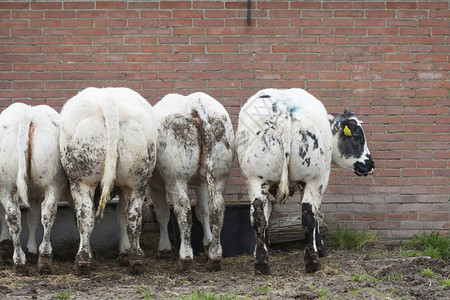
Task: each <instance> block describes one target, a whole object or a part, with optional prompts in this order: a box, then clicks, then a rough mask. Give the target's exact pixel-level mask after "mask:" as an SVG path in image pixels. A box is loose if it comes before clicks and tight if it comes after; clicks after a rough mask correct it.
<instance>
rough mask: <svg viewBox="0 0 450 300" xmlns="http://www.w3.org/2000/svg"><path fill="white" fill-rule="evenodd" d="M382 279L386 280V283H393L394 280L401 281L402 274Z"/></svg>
mask: <svg viewBox="0 0 450 300" xmlns="http://www.w3.org/2000/svg"><path fill="white" fill-rule="evenodd" d="M383 279H386V280H388V281H394V280H398V281H402V280H403V274H402V273H396V274H393V275H388V276H386V277H384V278H383Z"/></svg>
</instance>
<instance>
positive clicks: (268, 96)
mask: <svg viewBox="0 0 450 300" xmlns="http://www.w3.org/2000/svg"><path fill="white" fill-rule="evenodd" d="M270 97H271V96H270V95H261V96H259V98H270Z"/></svg>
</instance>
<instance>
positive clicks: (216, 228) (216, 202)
mask: <svg viewBox="0 0 450 300" xmlns="http://www.w3.org/2000/svg"><path fill="white" fill-rule="evenodd" d="M214 189H215V193H214V197H213V199H212V202H211V205H212V208H211V233H212V241H211V246H210V247H209V252H208V258H209V259H208V270H209V271H219V270H221V265H220V260H221V258H222V245H221V243H220V232H221V231H222V226H223V218H224V215H225V201H224V199H223V191H224V189H225V182H223V181H222V180H220V181H219V180H216V184H215V186H214Z"/></svg>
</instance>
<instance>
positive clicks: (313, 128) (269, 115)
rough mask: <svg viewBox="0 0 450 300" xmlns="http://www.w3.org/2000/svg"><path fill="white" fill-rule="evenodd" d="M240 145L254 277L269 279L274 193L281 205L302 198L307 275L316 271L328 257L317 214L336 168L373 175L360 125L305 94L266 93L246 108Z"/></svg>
mask: <svg viewBox="0 0 450 300" xmlns="http://www.w3.org/2000/svg"><path fill="white" fill-rule="evenodd" d="M236 145H237V155H238V160H239V164H240V167H241V172H242V174H243V176H244V177H245V178H246V180H247V188H248V193H249V198H250V201H251V207H250V218H251V223H252V225H253V227H254V228H255V230H256V236H257V245H256V250H255V273H263V274H267V273H270V269H269V266H268V251H267V246H266V243H265V230H266V228H267V225H268V220H269V215H270V209H271V204H270V203H269V201H268V199H267V194H268V193H269V190H273V189H275V190H277V194H276V200H277V201H279V202H283V201H286V200H287V199H288V197H289V193H290V190H294V189H295V188H298V189H299V190H300V192H301V195H302V225H303V228H304V230H305V237H306V243H307V245H306V250H305V263H306V272H315V271H317V270H318V269H320V265H319V259H318V258H319V256H323V255H325V254H326V252H325V248H324V247H323V243H322V238H321V236H320V233H319V227H318V222H317V214H318V212H319V208H320V205H321V200H322V195H323V193H324V192H325V189H326V187H327V184H328V178H329V175H330V168H331V162H334V163H335V164H337V165H338V166H340V167H342V168H345V169H349V170H352V171H354V172H355V173H356V174H357V175H359V176H361V175H369V174H371V173H372V172H373V169H374V162H373V160H372V158H371V156H370V151H369V149H368V147H367V143H366V139H365V136H364V131H363V129H362V127H361V121H359V120H358V119H357V118H356V116H355V115H354V114H353V113H350V112H348V111H345V112H344V113H343V114H335V115H329V114H328V113H327V111H326V109H325V107H324V106H323V104H322V103H321V102H320V101H319V100H317V99H316V98H315V97H314V96H312V95H311V94H309V93H308V92H306V91H304V90H302V89H288V90H276V89H267V90H262V91H259V92H258V93H256V94H255V95H254V96H252V97H251V98H250V99H249V100H248V102H247V103H246V104H245V105H244V106H243V107H242V109H241V112H240V114H239V125H238V130H237V133H236ZM271 188H272V189H271Z"/></svg>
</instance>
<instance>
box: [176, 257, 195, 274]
mask: <svg viewBox="0 0 450 300" xmlns="http://www.w3.org/2000/svg"><path fill="white" fill-rule="evenodd" d="M191 268H192V259H180V261H179V263H178V272H186V271H189V270H190V269H191Z"/></svg>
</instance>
